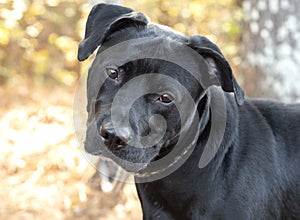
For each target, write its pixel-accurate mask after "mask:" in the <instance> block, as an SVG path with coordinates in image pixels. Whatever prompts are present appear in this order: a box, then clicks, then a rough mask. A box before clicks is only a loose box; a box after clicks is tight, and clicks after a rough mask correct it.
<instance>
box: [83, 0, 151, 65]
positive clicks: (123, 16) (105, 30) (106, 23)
mask: <svg viewBox="0 0 300 220" xmlns="http://www.w3.org/2000/svg"><path fill="white" fill-rule="evenodd" d="M147 24H148V18H147V17H146V16H145V15H144V14H142V13H139V12H134V11H133V10H132V9H130V8H126V7H122V6H118V5H110V4H98V5H95V6H94V7H93V9H92V10H91V12H90V14H89V17H88V20H87V23H86V30H85V36H84V40H83V41H82V42H81V43H80V44H79V48H78V60H80V61H83V60H85V59H87V58H88V57H89V56H90V55H91V54H92V53H93V52H94V51H95V50H96V49H97V47H98V46H99V45H101V44H102V43H103V42H104V40H105V38H106V37H107V36H108V35H109V34H111V33H113V32H114V31H117V30H120V29H123V28H126V27H128V26H134V25H147Z"/></svg>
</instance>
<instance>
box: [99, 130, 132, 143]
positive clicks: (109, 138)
mask: <svg viewBox="0 0 300 220" xmlns="http://www.w3.org/2000/svg"><path fill="white" fill-rule="evenodd" d="M99 133H100V136H101V138H102V140H103V141H104V144H105V145H106V146H107V147H109V148H120V147H123V146H125V145H126V143H125V142H124V141H123V140H122V139H121V138H120V137H118V136H117V135H116V133H115V130H114V129H113V128H110V127H109V126H105V125H102V126H101V127H100V131H99Z"/></svg>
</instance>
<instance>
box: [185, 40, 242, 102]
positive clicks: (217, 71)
mask: <svg viewBox="0 0 300 220" xmlns="http://www.w3.org/2000/svg"><path fill="white" fill-rule="evenodd" d="M188 46H189V47H191V48H192V49H194V50H196V51H197V52H198V53H199V54H200V55H201V56H203V57H204V59H205V60H206V61H207V64H208V66H209V67H210V69H211V71H212V73H213V74H214V75H215V76H216V77H217V78H218V81H219V83H220V86H221V87H222V89H223V90H224V91H225V92H234V94H235V99H236V101H237V103H238V104H239V105H242V104H243V102H244V92H243V90H242V89H241V87H240V86H239V85H238V83H237V81H236V79H235V78H234V76H233V73H232V70H231V67H230V65H229V63H228V62H227V60H226V59H225V57H224V56H223V54H222V53H221V51H220V49H219V48H218V47H217V45H215V44H214V43H212V42H211V41H210V40H208V39H207V38H206V37H204V36H201V35H195V36H192V37H190V39H189V43H188Z"/></svg>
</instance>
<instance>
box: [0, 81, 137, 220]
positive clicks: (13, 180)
mask: <svg viewBox="0 0 300 220" xmlns="http://www.w3.org/2000/svg"><path fill="white" fill-rule="evenodd" d="M0 94H1V97H2V99H0V115H1V118H0V134H1V135H0V178H1V181H0V198H1V203H0V219H3V220H4V219H5V220H10V219H13V220H19V219H20V220H27V219H28V220H33V219H43V220H47V219H51V220H52V219H57V220H59V219H68V220H71V219H75V220H77V219H78V220H79V219H80V220H81V219H82V220H86V219H92V220H94V219H95V220H98V219H101V220H102V219H132V220H134V219H141V218H142V217H141V208H140V204H139V201H138V198H137V195H136V191H135V187H134V184H132V183H128V184H126V185H125V187H124V188H123V190H122V191H121V192H120V193H119V194H117V195H108V194H105V193H103V192H101V190H100V189H99V188H98V185H97V182H95V181H91V177H92V176H93V174H94V173H95V169H94V168H93V166H91V164H90V163H89V162H88V161H87V160H86V159H85V157H84V156H83V154H82V151H81V150H80V147H79V146H80V142H82V141H81V140H78V138H76V135H75V132H74V126H73V117H72V115H73V99H74V88H67V89H66V88H64V87H63V88H62V87H58V86H51V88H50V87H47V88H45V86H43V87H37V86H35V87H31V86H28V85H27V84H26V83H25V84H18V85H15V84H14V85H6V86H1V87H0Z"/></svg>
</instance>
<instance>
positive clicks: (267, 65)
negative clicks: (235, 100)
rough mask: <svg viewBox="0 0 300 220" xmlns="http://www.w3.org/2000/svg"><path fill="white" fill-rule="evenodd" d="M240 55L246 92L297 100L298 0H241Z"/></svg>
mask: <svg viewBox="0 0 300 220" xmlns="http://www.w3.org/2000/svg"><path fill="white" fill-rule="evenodd" d="M243 10H244V18H245V19H244V25H243V27H242V31H243V32H242V47H241V58H242V65H241V70H240V72H241V73H242V80H243V84H244V85H243V87H244V88H245V91H246V94H247V95H248V96H257V97H262V96H263V97H271V98H277V99H280V100H283V101H288V102H292V101H296V100H300V85H299V83H300V41H299V39H300V13H299V10H300V1H299V0H244V1H243Z"/></svg>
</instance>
